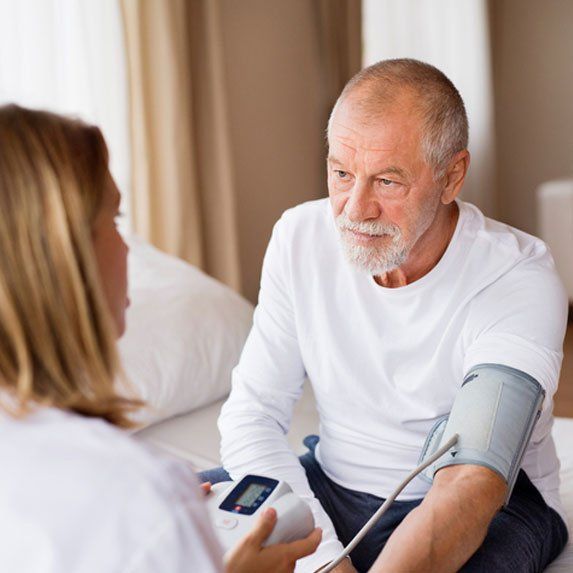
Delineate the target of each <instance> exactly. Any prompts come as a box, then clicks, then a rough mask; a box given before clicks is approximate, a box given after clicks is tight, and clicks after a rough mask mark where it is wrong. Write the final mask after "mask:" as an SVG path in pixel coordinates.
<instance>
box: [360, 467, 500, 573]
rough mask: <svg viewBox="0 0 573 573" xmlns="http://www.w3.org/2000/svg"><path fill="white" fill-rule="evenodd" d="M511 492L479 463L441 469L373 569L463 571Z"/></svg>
mask: <svg viewBox="0 0 573 573" xmlns="http://www.w3.org/2000/svg"><path fill="white" fill-rule="evenodd" d="M505 492H506V484H505V482H504V481H503V480H502V479H501V478H500V477H499V476H498V475H497V474H495V473H494V472H492V471H491V470H489V469H487V468H481V467H478V466H452V467H447V468H444V469H442V470H440V471H439V472H438V474H437V475H436V478H435V480H434V485H433V486H432V488H431V490H430V491H429V492H428V495H427V496H426V498H425V499H424V501H423V502H422V503H421V504H420V505H419V506H418V507H417V508H416V509H414V510H413V511H412V512H410V513H409V514H408V516H407V517H406V518H405V519H404V521H403V522H402V523H401V524H400V526H399V527H398V528H397V529H396V531H394V533H393V534H392V536H391V537H390V539H389V540H388V543H387V544H386V546H385V547H384V550H383V551H382V553H381V554H380V556H379V557H378V559H377V560H376V563H375V564H374V566H373V567H372V569H371V572H376V573H382V572H390V571H391V572H392V573H398V572H401V571H403V572H406V571H407V572H408V573H410V572H411V573H414V572H418V571H420V572H427V571H436V572H444V573H445V572H449V571H457V570H458V569H460V567H461V566H462V565H463V564H464V563H465V562H466V561H467V560H468V559H469V558H470V557H471V556H472V555H473V554H474V553H475V551H476V550H477V549H478V548H479V546H480V545H481V544H482V543H483V540H484V538H485V536H486V533H487V529H488V527H489V524H490V522H491V520H492V519H493V517H494V516H495V514H496V513H497V511H498V510H499V508H500V507H501V505H502V504H503V500H504V496H505Z"/></svg>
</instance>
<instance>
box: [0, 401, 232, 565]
mask: <svg viewBox="0 0 573 573" xmlns="http://www.w3.org/2000/svg"><path fill="white" fill-rule="evenodd" d="M0 540H1V541H0V571H6V572H11V573H36V572H37V573H68V572H70V573H92V572H93V573H104V572H105V573H132V572H133V573H135V572H137V573H143V572H146V573H147V572H150V573H151V572H154V573H159V572H161V573H166V572H169V573H179V572H181V573H183V572H186V573H188V572H190V571H193V572H194V571H196V572H201V573H210V572H215V571H222V570H223V565H222V560H221V555H222V552H221V549H220V547H219V545H218V543H217V541H216V539H215V536H214V533H213V531H212V530H211V527H210V522H209V519H208V516H207V511H206V507H205V505H204V501H203V499H202V493H201V491H200V489H199V487H198V483H197V480H196V478H195V476H194V474H193V471H192V469H191V468H190V467H189V466H188V465H187V463H186V462H183V461H181V460H177V459H174V458H171V457H167V456H166V455H164V454H160V453H159V452H155V451H153V450H151V449H150V448H149V447H147V446H144V445H142V444H140V443H138V442H137V441H136V439H135V438H133V437H131V436H129V435H128V434H127V433H126V432H123V431H121V430H119V429H117V428H115V427H113V426H112V425H111V424H108V423H106V422H104V421H102V420H99V419H92V418H85V417H81V416H78V415H74V414H71V413H67V412H63V411H61V410H56V409H52V408H41V409H39V410H38V411H37V412H35V413H33V414H31V415H29V416H27V417H25V418H23V419H20V420H15V419H12V418H10V417H8V416H7V415H6V414H3V413H0Z"/></svg>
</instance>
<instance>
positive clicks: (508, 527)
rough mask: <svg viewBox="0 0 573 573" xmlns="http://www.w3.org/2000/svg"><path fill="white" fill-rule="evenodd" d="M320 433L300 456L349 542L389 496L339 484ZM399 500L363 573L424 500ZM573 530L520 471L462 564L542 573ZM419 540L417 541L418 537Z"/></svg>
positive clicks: (498, 571)
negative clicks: (325, 463) (321, 448)
mask: <svg viewBox="0 0 573 573" xmlns="http://www.w3.org/2000/svg"><path fill="white" fill-rule="evenodd" d="M317 443H318V436H308V437H307V438H306V439H305V440H304V444H305V446H306V447H307V448H308V450H309V451H308V452H307V453H306V454H304V455H303V456H301V457H300V462H301V464H302V467H303V468H304V470H305V471H306V476H307V478H308V482H309V484H310V487H311V489H312V491H313V492H314V495H315V496H316V498H317V499H318V500H319V501H320V503H321V504H322V507H323V508H324V510H325V511H326V513H328V515H329V516H330V519H331V520H332V523H333V524H334V528H335V529H336V534H337V536H338V539H339V540H340V542H341V543H342V544H343V545H344V546H346V545H348V543H349V542H350V541H351V540H352V538H353V537H354V536H355V535H356V533H358V531H359V530H360V529H361V528H362V526H363V525H364V524H365V523H366V521H367V520H368V519H369V518H370V517H371V516H372V514H373V513H374V512H375V511H376V510H377V509H378V508H379V507H380V505H382V503H384V499H382V498H380V497H376V496H374V495H370V494H368V493H363V492H359V491H353V490H350V489H347V488H345V487H342V486H340V485H337V484H336V483H334V482H333V481H332V480H331V479H329V478H328V477H327V476H326V474H325V473H324V472H323V471H322V468H321V467H320V465H319V463H318V462H317V461H316V458H315V456H314V450H315V448H316V444H317ZM199 477H200V480H201V481H203V482H205V481H210V482H211V483H217V482H220V481H225V480H229V479H230V478H229V474H228V473H227V472H226V471H225V470H224V469H223V468H216V469H213V470H209V471H206V472H203V473H201V474H200V475H199ZM421 501H422V500H421V499H418V500H414V501H395V502H394V503H393V504H392V505H391V506H390V508H389V509H388V511H387V512H386V513H385V514H384V515H383V516H382V518H381V519H380V521H379V522H378V523H377V524H376V525H375V526H374V527H373V528H372V529H371V530H370V532H369V533H368V535H366V537H365V538H364V539H363V540H362V541H361V542H360V543H359V544H358V546H357V547H356V548H355V549H354V551H353V552H352V553H351V555H350V556H351V558H352V563H353V564H354V567H356V569H357V570H358V571H368V569H369V568H370V567H371V566H372V565H373V563H374V561H375V560H376V558H377V557H378V555H379V554H380V552H381V551H382V549H383V548H384V545H385V544H386V542H387V541H388V538H389V537H390V535H392V533H393V531H394V530H395V529H396V527H398V525H400V523H401V521H402V520H403V519H404V518H405V517H406V515H408V513H409V512H410V511H411V510H412V509H414V508H415V507H416V506H417V505H419V504H420V503H421ZM567 539H568V534H567V528H566V526H565V524H564V523H563V520H562V519H561V517H560V516H559V514H558V513H557V512H556V511H555V510H554V509H552V508H550V507H549V506H548V505H547V504H546V503H545V501H544V499H543V497H542V496H541V494H540V493H539V491H538V490H537V488H536V487H535V486H534V485H533V484H532V483H531V481H530V480H529V478H528V477H527V474H526V473H525V472H524V471H523V470H520V472H519V475H518V477H517V481H516V484H515V487H514V489H513V493H512V495H511V498H510V500H509V503H508V504H507V506H506V507H505V508H503V509H502V510H501V511H500V512H499V513H498V514H497V515H496V516H495V517H494V519H493V521H492V522H491V524H490V527H489V530H488V533H487V536H486V538H485V540H484V542H483V544H482V546H481V547H480V548H479V549H478V550H477V551H476V552H475V553H474V554H473V555H472V557H471V558H470V560H469V561H468V562H467V563H466V564H465V565H464V566H463V567H462V569H461V571H463V572H464V573H475V572H483V573H502V572H508V573H529V572H531V573H536V572H538V571H543V570H544V569H545V567H547V565H549V563H551V561H553V559H555V558H556V557H557V556H558V555H559V553H560V552H561V551H562V549H563V547H564V546H565V544H566V543H567ZM413 542H415V541H413Z"/></svg>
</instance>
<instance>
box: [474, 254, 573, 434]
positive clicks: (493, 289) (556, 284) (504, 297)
mask: <svg viewBox="0 0 573 573" xmlns="http://www.w3.org/2000/svg"><path fill="white" fill-rule="evenodd" d="M567 308H568V300H567V295H566V293H565V290H564V288H563V286H562V284H561V281H560V279H559V277H558V276H557V273H556V272H555V269H554V267H553V262H552V260H551V257H550V256H549V254H548V253H547V254H546V257H545V258H544V259H543V260H541V261H539V260H533V261H525V262H522V263H521V264H519V265H517V266H516V267H514V268H513V269H512V270H510V271H509V272H508V273H506V274H505V275H504V276H502V277H501V278H499V279H498V280H497V281H495V282H494V283H493V284H491V285H490V286H489V287H487V288H486V289H484V290H483V291H482V292H481V293H479V294H478V295H477V296H476V297H475V299H474V300H473V302H472V307H471V311H470V315H469V317H468V323H469V326H470V329H469V332H470V340H469V344H468V347H467V351H466V354H465V359H464V375H465V374H467V372H469V370H471V369H472V368H473V367H474V366H477V365H478V364H486V363H494V364H504V365H506V366H511V367H513V368H516V369H518V370H521V371H523V372H525V373H527V374H529V375H530V376H532V377H533V378H535V380H537V381H538V382H539V384H541V386H542V387H543V389H544V390H545V392H546V396H545V401H544V404H543V411H542V417H541V419H540V421H539V422H538V424H537V425H536V428H535V430H534V434H533V436H532V442H534V443H535V442H538V441H540V440H541V439H543V437H544V435H545V434H546V433H547V432H548V431H549V430H550V423H549V421H550V420H549V419H550V417H551V413H552V406H553V400H552V399H553V395H554V394H555V392H556V391H557V385H558V382H559V373H560V370H561V361H562V358H563V338H564V336H565V329H566V326H567Z"/></svg>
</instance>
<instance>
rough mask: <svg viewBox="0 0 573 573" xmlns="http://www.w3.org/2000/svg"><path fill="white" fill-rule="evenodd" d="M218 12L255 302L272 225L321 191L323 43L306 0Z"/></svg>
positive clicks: (232, 2)
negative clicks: (221, 28) (320, 42)
mask: <svg viewBox="0 0 573 573" xmlns="http://www.w3.org/2000/svg"><path fill="white" fill-rule="evenodd" d="M221 14H222V15H223V25H224V53H225V58H226V80H227V86H228V90H229V91H228V102H229V106H230V110H229V118H230V123H231V137H232V147H233V150H234V177H235V184H236V190H237V207H238V221H239V251H240V266H241V274H242V277H243V288H242V291H243V293H244V294H245V295H246V296H247V298H249V299H250V300H252V301H256V299H257V293H258V288H259V277H260V268H261V263H262V259H263V255H264V252H265V249H266V246H267V243H268V240H269V238H270V234H271V231H272V227H273V224H274V223H275V221H277V220H278V218H279V217H280V215H281V214H282V212H283V211H284V210H285V209H287V208H289V207H292V206H294V205H297V204H299V203H302V202H304V201H309V200H312V199H316V198H319V197H323V196H325V195H326V183H325V178H324V169H325V168H324V143H323V141H324V138H323V130H324V128H325V120H326V117H325V113H324V109H323V108H324V106H323V94H322V88H321V79H322V74H321V57H320V45H319V41H318V39H317V32H316V21H315V19H314V13H313V9H312V2H308V1H307V0H292V1H289V2H282V1H275V0H272V1H269V0H244V1H241V2H237V1H236V0H225V1H224V2H222V9H221ZM261 92H264V93H261Z"/></svg>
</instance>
